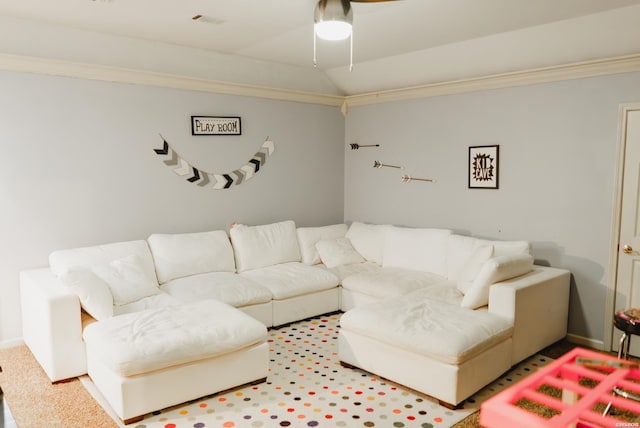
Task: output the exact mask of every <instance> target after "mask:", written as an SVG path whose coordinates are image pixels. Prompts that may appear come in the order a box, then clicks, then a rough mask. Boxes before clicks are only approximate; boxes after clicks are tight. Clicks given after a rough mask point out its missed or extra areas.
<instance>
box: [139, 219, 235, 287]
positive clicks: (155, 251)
mask: <svg viewBox="0 0 640 428" xmlns="http://www.w3.org/2000/svg"><path fill="white" fill-rule="evenodd" d="M147 241H148V242H149V248H150V249H151V254H152V255H153V260H154V262H155V266H156V272H157V274H158V282H160V284H163V283H165V282H167V281H171V280H172V279H175V278H182V277H184V276H189V275H197V274H200V273H205V272H235V270H236V265H235V261H234V258H233V248H231V243H230V242H229V237H228V236H227V233H226V232H225V231H223V230H215V231H211V232H201V233H182V234H159V233H156V234H153V235H151V236H149V238H148V239H147Z"/></svg>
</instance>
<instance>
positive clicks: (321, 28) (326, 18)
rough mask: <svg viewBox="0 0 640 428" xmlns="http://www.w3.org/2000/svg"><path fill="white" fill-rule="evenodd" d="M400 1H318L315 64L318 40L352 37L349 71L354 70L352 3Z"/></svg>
mask: <svg viewBox="0 0 640 428" xmlns="http://www.w3.org/2000/svg"><path fill="white" fill-rule="evenodd" d="M387 1H398V0H318V4H317V5H316V9H315V13H314V38H313V64H314V66H315V65H317V61H316V39H317V38H318V37H319V38H321V39H323V40H344V39H346V38H347V37H350V36H351V62H350V64H349V71H351V70H352V69H353V33H352V25H353V11H352V10H351V2H356V3H380V2H387Z"/></svg>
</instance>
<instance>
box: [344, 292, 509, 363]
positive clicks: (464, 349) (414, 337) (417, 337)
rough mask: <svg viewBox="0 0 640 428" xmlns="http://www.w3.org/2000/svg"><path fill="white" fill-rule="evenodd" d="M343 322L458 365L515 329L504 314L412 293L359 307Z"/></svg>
mask: <svg viewBox="0 0 640 428" xmlns="http://www.w3.org/2000/svg"><path fill="white" fill-rule="evenodd" d="M417 293H422V292H421V291H419V292H417ZM340 325H341V326H342V328H343V329H346V330H349V331H353V332H355V333H358V334H361V335H364V336H367V337H370V338H372V339H374V340H378V341H381V342H384V343H387V344H389V345H391V346H394V347H398V348H401V349H405V350H407V351H411V352H415V353H417V354H420V355H425V356H426V357H428V358H431V359H435V360H438V361H441V362H443V363H445V364H454V365H459V364H462V363H464V362H465V361H468V360H470V359H472V358H474V357H475V356H477V355H479V354H481V353H482V352H484V351H486V350H487V349H489V348H491V347H493V346H494V345H496V344H498V343H500V342H503V341H505V340H507V339H509V337H510V336H511V332H512V330H513V324H512V322H511V321H509V320H508V319H506V318H503V317H501V316H498V315H495V314H492V313H489V312H487V311H472V310H470V309H466V308H461V307H460V306H457V305H455V304H450V303H446V302H441V301H436V300H432V299H429V298H424V296H422V297H420V296H417V295H414V294H409V295H406V296H401V297H396V298H392V299H386V300H383V301H379V302H374V303H369V304H366V305H362V306H358V307H357V308H354V309H351V310H349V311H347V312H346V313H345V314H343V315H342V318H341V319H340Z"/></svg>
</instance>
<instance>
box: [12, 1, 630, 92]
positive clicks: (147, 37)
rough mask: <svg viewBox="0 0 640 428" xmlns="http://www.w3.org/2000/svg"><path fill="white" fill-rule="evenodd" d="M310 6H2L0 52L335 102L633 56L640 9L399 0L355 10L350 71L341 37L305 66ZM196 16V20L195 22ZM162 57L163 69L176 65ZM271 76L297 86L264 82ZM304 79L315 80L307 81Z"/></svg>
mask: <svg viewBox="0 0 640 428" xmlns="http://www.w3.org/2000/svg"><path fill="white" fill-rule="evenodd" d="M315 5H316V0H180V1H167V0H56V1H51V0H0V37H1V38H2V40H3V41H0V52H5V53H11V54H21V55H34V56H43V57H50V58H62V59H67V60H69V59H71V60H74V61H80V62H82V61H84V60H86V61H89V62H91V61H94V62H100V63H103V64H106V65H114V66H125V67H136V64H137V66H138V67H140V68H145V67H146V66H148V67H149V68H154V67H153V66H152V65H145V60H148V62H149V63H151V62H153V61H155V63H160V62H161V61H160V60H158V58H155V59H154V60H153V61H152V60H151V57H152V56H154V55H155V56H156V57H157V56H160V55H163V52H164V53H165V54H166V52H177V51H178V49H183V50H185V52H187V51H188V52H190V55H195V53H196V52H200V53H203V58H206V59H208V60H211V61H212V62H215V61H222V62H224V64H225V65H224V72H222V70H223V69H222V68H221V66H220V65H219V64H218V65H217V68H212V69H211V70H204V69H203V70H202V71H201V74H204V73H209V76H210V77H211V78H212V79H217V80H226V81H233V80H234V76H237V78H238V81H239V82H240V83H255V84H259V85H265V86H270V85H271V86H274V87H286V86H287V80H289V81H291V88H290V89H296V90H310V91H318V92H327V93H334V94H340V95H353V94H362V93H369V92H375V91H383V90H388V89H394V88H402V87H407V86H415V85H424V84H430V83H435V82H443V81H453V80H459V79H467V78H472V77H477V76H485V75H492V74H499V73H507V72H512V71H517V70H524V69H531V68H540V67H549V66H554V65H558V64H568V63H574V62H580V61H589V60H595V59H601V58H611V57H616V56H623V55H631V54H637V53H640V25H638V22H640V0H399V1H393V2H383V3H354V4H353V14H354V37H353V49H354V54H353V55H354V70H353V71H352V72H350V71H349V67H348V63H349V41H348V40H347V41H342V42H326V41H319V42H318V53H317V55H318V64H317V67H315V68H314V65H313V62H312V59H313V11H314V7H315ZM196 15H201V17H200V18H199V19H196V20H194V19H193V17H194V16H196ZM7 36H9V37H8V38H7ZM83 41H84V42H83ZM83 43H84V44H83ZM159 46H165V50H162V49H160V48H159ZM166 46H171V49H170V50H166V49H167V48H166ZM71 49H75V53H73V54H72V53H70V50H71ZM83 55H84V56H85V57H86V59H83V57H82V56H83ZM165 56H166V55H165ZM171 56H172V57H164V61H165V62H167V63H172V62H180V61H182V60H183V58H180V57H179V56H176V55H171ZM203 61H204V60H203ZM262 66H263V67H264V70H265V71H264V72H263V75H262V76H261V77H258V76H260V72H258V71H255V70H254V72H253V74H252V75H251V76H249V75H248V74H247V71H246V68H247V67H256V68H260V67H262ZM185 67H186V66H185ZM156 68H158V67H156ZM165 68H166V69H165V70H157V71H165V72H167V71H168V72H171V71H172V70H173V71H174V72H175V73H180V72H182V71H181V69H180V66H179V64H172V65H169V64H167V65H166V67H165ZM192 68H193V69H196V68H198V67H197V65H194V66H192ZM204 68H206V67H204ZM243 69H244V70H243ZM216 70H217V71H216ZM283 70H284V72H283ZM194 73H195V71H194ZM216 73H218V74H216ZM269 73H271V74H273V75H281V76H282V75H284V76H286V75H287V74H288V73H291V75H297V76H299V79H291V78H289V79H287V78H281V79H280V80H279V81H278V79H274V81H273V82H272V83H270V82H269V77H268V74H269ZM305 75H306V76H307V77H306V80H305V79H303V78H302V76H305ZM252 76H253V77H252ZM251 79H255V80H256V81H255V82H250V81H249V80H251ZM314 79H315V80H323V82H322V83H309V82H312V81H313V80H314ZM294 80H299V81H296V82H294Z"/></svg>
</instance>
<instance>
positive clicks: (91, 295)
mask: <svg viewBox="0 0 640 428" xmlns="http://www.w3.org/2000/svg"><path fill="white" fill-rule="evenodd" d="M60 281H62V284H63V285H64V286H65V287H67V289H68V290H69V291H71V292H72V293H73V294H75V295H76V296H78V299H80V305H81V306H82V309H84V310H85V311H86V312H87V313H88V314H89V315H91V316H92V317H94V318H95V319H97V320H98V321H101V320H105V319H107V318H111V317H112V316H113V296H111V290H110V289H109V285H108V284H107V283H106V282H104V281H103V280H101V279H100V278H98V277H97V276H96V274H94V273H93V272H91V271H90V270H87V269H78V270H68V271H66V272H64V273H62V274H61V275H60Z"/></svg>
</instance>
